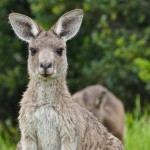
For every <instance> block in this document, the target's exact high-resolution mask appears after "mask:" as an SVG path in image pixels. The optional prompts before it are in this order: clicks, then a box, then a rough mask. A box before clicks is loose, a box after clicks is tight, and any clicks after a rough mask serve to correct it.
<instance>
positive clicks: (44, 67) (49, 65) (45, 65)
mask: <svg viewBox="0 0 150 150" xmlns="http://www.w3.org/2000/svg"><path fill="white" fill-rule="evenodd" d="M40 68H43V69H45V70H46V69H47V68H52V63H47V64H46V63H45V64H44V63H40Z"/></svg>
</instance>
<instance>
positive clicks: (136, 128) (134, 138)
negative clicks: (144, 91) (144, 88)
mask: <svg viewBox="0 0 150 150" xmlns="http://www.w3.org/2000/svg"><path fill="white" fill-rule="evenodd" d="M7 125H8V126H9V128H8V127H7V128H6V127H5V126H2V125H1V124H0V150H15V145H16V143H17V141H18V139H19V135H18V131H16V129H15V128H13V127H12V126H11V125H10V123H9V122H8V123H7ZM125 149H126V150H149V149H150V118H149V116H148V111H147V109H145V111H144V112H143V113H142V115H141V109H140V107H139V103H138V102H137V108H136V109H135V111H134V112H133V113H132V114H131V113H127V114H126V129H125Z"/></svg>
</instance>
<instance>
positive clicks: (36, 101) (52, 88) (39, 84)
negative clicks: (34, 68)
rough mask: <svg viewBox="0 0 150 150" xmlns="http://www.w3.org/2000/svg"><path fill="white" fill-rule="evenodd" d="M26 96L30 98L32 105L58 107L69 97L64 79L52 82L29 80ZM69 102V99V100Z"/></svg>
mask: <svg viewBox="0 0 150 150" xmlns="http://www.w3.org/2000/svg"><path fill="white" fill-rule="evenodd" d="M27 92H28V94H29V95H30V97H31V98H32V100H31V101H32V105H35V106H41V105H47V104H49V105H59V103H62V102H63V101H66V100H67V99H68V98H66V97H70V93H69V92H68V88H67V85H66V79H65V78H57V79H53V80H34V79H32V80H30V82H29V84H28V90H27ZM69 100H70V99H69Z"/></svg>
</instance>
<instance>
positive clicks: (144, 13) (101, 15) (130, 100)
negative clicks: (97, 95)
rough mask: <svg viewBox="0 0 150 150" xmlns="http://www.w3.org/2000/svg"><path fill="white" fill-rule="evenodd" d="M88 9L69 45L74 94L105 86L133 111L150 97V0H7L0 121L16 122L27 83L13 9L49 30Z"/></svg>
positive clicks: (2, 5) (0, 55)
mask: <svg viewBox="0 0 150 150" xmlns="http://www.w3.org/2000/svg"><path fill="white" fill-rule="evenodd" d="M74 8H82V9H83V10H84V14H85V16H84V20H83V24H82V27H81V30H80V32H79V34H78V35H77V36H76V37H75V38H74V39H73V40H71V41H69V42H68V61H69V70H68V85H69V89H70V91H71V93H73V92H75V91H77V90H80V89H82V88H84V87H85V86H88V85H91V84H98V83H99V84H103V85H105V86H106V87H107V88H108V89H110V90H111V91H113V92H114V93H115V94H116V95H117V96H118V97H119V98H120V99H121V100H122V101H123V102H124V104H125V106H126V108H127V109H132V108H133V106H134V104H135V102H134V99H135V97H136V96H137V95H139V96H140V97H141V99H142V104H144V103H148V100H149V97H150V94H149V90H150V61H149V58H150V44H149V41H150V38H149V35H150V26H149V25H150V19H149V18H150V13H149V8H150V1H148V0H132V1H128V0H76V1H70V0H27V1H26V0H1V1H0V19H1V22H0V118H1V119H6V118H8V117H13V118H16V114H17V111H18V105H19V100H20V98H21V94H22V92H23V91H24V90H25V88H26V84H27V78H28V77H27V70H26V64H27V55H28V52H27V45H26V44H25V43H23V42H21V41H19V40H18V39H17V38H15V35H14V33H13V31H12V30H11V27H10V25H9V24H8V19H7V18H8V14H9V13H11V12H12V11H14V12H19V13H23V14H26V15H29V16H31V17H32V18H34V19H35V20H36V21H37V22H38V23H39V24H41V25H42V26H44V27H45V28H46V29H49V28H50V27H51V26H52V25H53V24H54V23H55V22H56V21H57V19H58V17H59V16H60V15H61V14H63V13H64V12H66V11H69V10H71V9H74Z"/></svg>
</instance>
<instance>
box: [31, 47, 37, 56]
mask: <svg viewBox="0 0 150 150" xmlns="http://www.w3.org/2000/svg"><path fill="white" fill-rule="evenodd" d="M30 51H31V55H32V56H33V55H34V54H35V53H36V51H37V50H36V49H35V48H30Z"/></svg>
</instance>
